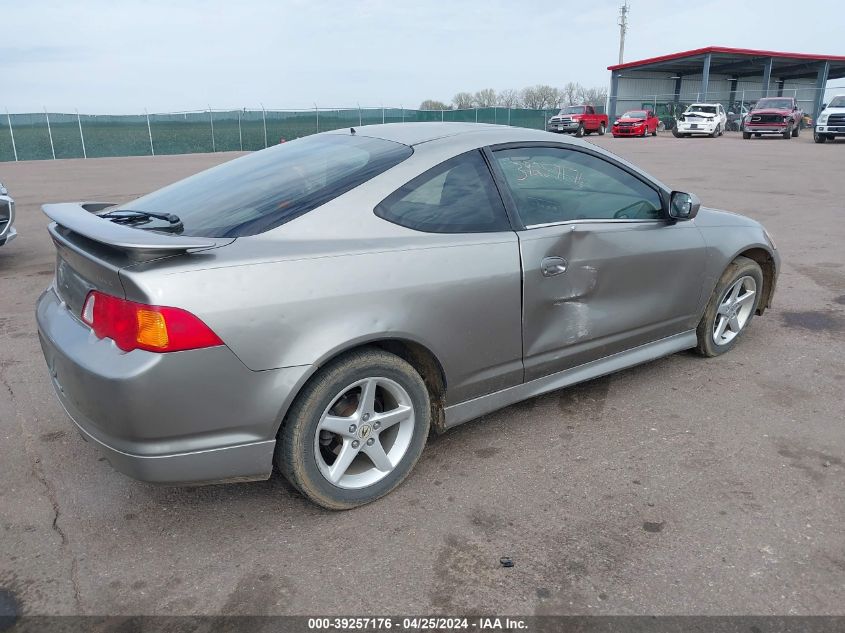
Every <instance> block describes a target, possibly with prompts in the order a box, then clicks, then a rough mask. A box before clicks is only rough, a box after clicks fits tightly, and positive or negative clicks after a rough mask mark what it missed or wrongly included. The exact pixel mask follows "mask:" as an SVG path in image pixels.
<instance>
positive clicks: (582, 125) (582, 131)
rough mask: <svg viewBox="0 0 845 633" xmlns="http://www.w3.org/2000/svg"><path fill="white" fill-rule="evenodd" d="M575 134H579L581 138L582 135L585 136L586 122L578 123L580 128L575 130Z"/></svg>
mask: <svg viewBox="0 0 845 633" xmlns="http://www.w3.org/2000/svg"><path fill="white" fill-rule="evenodd" d="M575 136H577V137H578V138H581V137H582V136H584V124H583V123H580V124H578V129H577V130H575Z"/></svg>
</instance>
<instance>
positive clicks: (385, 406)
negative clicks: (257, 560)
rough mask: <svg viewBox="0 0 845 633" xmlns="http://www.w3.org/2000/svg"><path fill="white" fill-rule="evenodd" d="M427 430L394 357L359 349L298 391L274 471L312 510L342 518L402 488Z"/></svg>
mask: <svg viewBox="0 0 845 633" xmlns="http://www.w3.org/2000/svg"><path fill="white" fill-rule="evenodd" d="M430 425H431V405H430V400H429V394H428V390H427V389H426V387H425V383H424V382H423V379H422V377H421V376H420V375H419V373H417V371H416V370H415V369H414V368H413V367H412V366H411V365H410V364H409V363H408V362H406V361H404V360H403V359H401V358H399V357H398V356H395V355H393V354H389V353H387V352H385V351H382V350H380V349H376V348H371V349H364V350H361V351H357V352H353V353H350V354H347V355H345V356H341V357H340V358H338V359H337V360H335V361H332V362H331V363H329V364H328V365H326V366H325V367H323V368H322V369H321V370H320V371H319V372H318V373H317V374H315V376H314V377H313V378H312V379H311V380H310V381H309V382H308V383H307V384H306V386H305V387H304V388H303V389H302V392H301V393H300V394H299V395H298V396H297V398H296V400H295V402H294V404H293V405H292V406H291V408H290V410H289V411H288V413H287V415H286V416H285V421H284V423H283V426H282V428H281V429H280V431H279V437H278V441H277V442H276V453H275V455H274V463H275V464H276V467H277V468H278V469H279V470H280V471H281V472H282V474H283V475H284V476H285V477H286V478H287V480H288V481H289V482H290V483H291V484H292V485H293V486H294V487H296V488H297V489H298V490H299V491H300V492H302V494H303V495H305V496H306V497H307V498H308V499H310V500H311V501H313V502H314V503H316V504H317V505H320V506H323V507H324V508H328V509H330V510H346V509H349V508H354V507H357V506H360V505H364V504H366V503H370V502H371V501H375V500H376V499H378V498H380V497H383V496H384V495H386V494H387V493H389V492H391V491H392V490H394V489H395V488H396V487H397V486H399V484H401V483H402V481H403V480H404V479H405V477H407V475H408V473H409V472H410V471H411V469H412V468H413V467H414V464H416V462H417V460H418V459H419V457H420V454H421V453H422V451H423V448H424V447H425V442H426V439H427V437H428V431H429V427H430Z"/></svg>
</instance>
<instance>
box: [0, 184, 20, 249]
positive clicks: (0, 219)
mask: <svg viewBox="0 0 845 633" xmlns="http://www.w3.org/2000/svg"><path fill="white" fill-rule="evenodd" d="M17 235H18V232H17V231H16V230H15V201H14V200H13V199H12V196H10V195H9V190H8V189H6V186H5V185H4V184H3V183H2V182H0V246H3V245H4V244H8V243H9V242H11V241H12V240H13V239H15V238H16V237H17Z"/></svg>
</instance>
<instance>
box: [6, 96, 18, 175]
mask: <svg viewBox="0 0 845 633" xmlns="http://www.w3.org/2000/svg"><path fill="white" fill-rule="evenodd" d="M6 120H7V121H8V122H9V136H11V137H12V153H13V154H14V155H15V162H18V148H17V146H16V145H15V132H14V131H13V130H12V116H11V115H10V114H9V109H8V108H6Z"/></svg>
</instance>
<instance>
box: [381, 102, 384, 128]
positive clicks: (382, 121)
mask: <svg viewBox="0 0 845 633" xmlns="http://www.w3.org/2000/svg"><path fill="white" fill-rule="evenodd" d="M381 124H382V125H384V106H381Z"/></svg>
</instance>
